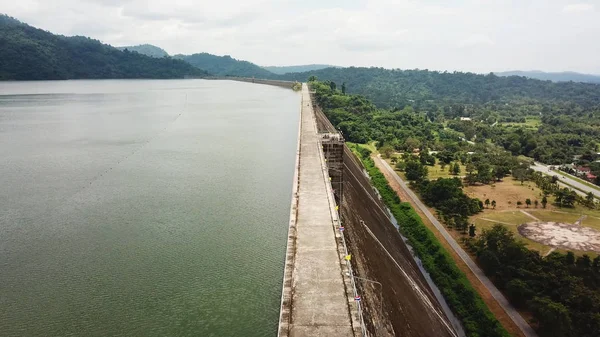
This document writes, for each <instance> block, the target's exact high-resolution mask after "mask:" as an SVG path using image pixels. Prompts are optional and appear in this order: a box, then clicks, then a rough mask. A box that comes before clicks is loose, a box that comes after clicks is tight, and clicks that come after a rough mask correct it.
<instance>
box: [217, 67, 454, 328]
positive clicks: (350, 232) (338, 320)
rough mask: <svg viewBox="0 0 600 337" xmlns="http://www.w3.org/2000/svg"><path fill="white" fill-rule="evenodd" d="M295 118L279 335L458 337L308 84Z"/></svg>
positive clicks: (263, 81)
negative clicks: (295, 146) (296, 132)
mask: <svg viewBox="0 0 600 337" xmlns="http://www.w3.org/2000/svg"><path fill="white" fill-rule="evenodd" d="M224 79H228V80H238V81H244V82H250V83H259V84H268V85H276V86H281V87H287V88H291V87H292V86H293V84H294V82H285V81H272V80H258V79H247V78H224ZM300 115H301V118H300V129H299V136H298V150H297V160H296V171H295V175H294V189H293V191H294V193H293V196H292V205H291V212H290V224H289V233H288V244H287V253H286V264H285V271H284V277H283V289H282V301H281V313H280V321H279V332H278V335H279V336H280V337H285V336H294V337H299V336H332V337H337V336H354V337H357V336H378V337H379V336H409V337H412V336H415V337H417V336H418V337H430V336H436V337H438V336H439V337H452V336H457V333H456V332H455V331H454V329H453V328H452V325H451V324H450V322H449V320H448V318H447V316H446V315H445V313H444V311H443V309H442V307H441V305H440V303H439V302H438V301H437V299H436V297H435V295H434V293H433V292H432V290H431V288H430V287H429V285H428V284H427V281H426V280H425V278H424V276H423V274H422V273H421V271H420V269H419V267H418V266H417V264H416V262H415V260H414V259H413V257H412V254H411V252H410V251H409V248H408V246H407V245H406V243H405V242H404V241H403V239H402V237H401V236H400V233H399V232H398V230H397V229H396V227H395V226H394V224H393V223H392V221H391V219H390V215H389V213H388V211H387V209H386V207H385V205H384V204H383V203H382V202H381V201H380V199H379V196H378V194H377V192H376V191H375V190H374V188H373V187H372V185H371V183H370V179H369V178H368V177H367V176H366V175H365V172H364V168H363V167H362V164H361V163H360V161H359V160H358V159H357V158H356V157H355V156H354V154H353V153H352V152H351V151H350V149H349V148H348V147H347V146H346V145H345V144H344V140H343V138H342V137H341V135H340V134H339V133H338V132H337V130H335V128H334V127H333V125H332V124H331V123H330V122H329V120H328V119H327V118H326V116H325V115H324V114H323V112H322V111H321V109H320V108H319V107H318V106H317V105H316V104H315V102H314V100H313V99H312V95H310V94H309V91H308V88H307V86H306V84H303V86H302V107H301V112H300ZM342 225H343V231H342V230H341V228H340V227H341V226H342ZM346 254H349V255H350V256H351V258H350V263H348V261H347V260H346V259H345V258H346V257H348V255H346ZM357 296H358V297H359V298H360V301H356V297H357Z"/></svg>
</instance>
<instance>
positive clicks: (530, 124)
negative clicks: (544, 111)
mask: <svg viewBox="0 0 600 337" xmlns="http://www.w3.org/2000/svg"><path fill="white" fill-rule="evenodd" d="M500 125H502V126H505V127H514V128H517V127H526V128H528V129H532V130H537V129H538V128H539V126H540V125H542V120H541V119H540V118H539V117H527V118H525V123H512V122H509V123H500Z"/></svg>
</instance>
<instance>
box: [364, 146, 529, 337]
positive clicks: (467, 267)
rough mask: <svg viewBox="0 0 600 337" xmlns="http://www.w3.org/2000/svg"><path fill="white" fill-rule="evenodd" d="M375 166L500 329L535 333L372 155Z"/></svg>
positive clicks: (422, 206)
mask: <svg viewBox="0 0 600 337" xmlns="http://www.w3.org/2000/svg"><path fill="white" fill-rule="evenodd" d="M373 159H374V161H375V165H376V166H377V167H378V168H379V170H380V171H381V172H382V173H383V174H384V176H385V177H386V179H387V181H388V183H389V184H390V186H391V187H392V189H394V191H396V193H397V194H398V196H399V197H400V199H401V200H404V201H408V202H410V203H411V204H412V206H413V208H414V209H415V210H416V211H417V213H418V214H419V216H420V217H421V219H422V220H423V223H425V225H426V226H428V227H429V229H430V230H431V231H432V232H433V233H434V235H435V236H436V237H437V238H438V240H439V241H440V242H441V244H442V245H443V246H444V247H445V248H446V250H447V251H448V252H449V253H450V255H451V256H452V258H453V259H454V261H455V262H456V264H457V266H458V267H459V268H460V269H461V270H462V271H463V272H464V273H465V274H466V276H467V278H468V279H469V281H470V282H471V284H472V285H473V287H474V288H475V289H476V290H477V292H478V293H479V294H480V296H481V298H482V299H483V301H484V302H485V303H486V304H487V306H488V308H490V311H491V312H492V313H493V314H494V315H495V316H496V318H497V319H498V320H499V321H500V323H501V324H502V325H503V326H504V328H505V329H506V330H507V331H508V332H509V333H510V334H511V335H513V336H526V337H534V336H537V334H536V333H535V331H534V330H533V329H532V328H531V326H529V324H527V322H526V321H525V320H524V319H523V318H522V317H521V315H520V314H519V313H518V312H517V311H516V309H514V308H513V307H512V306H511V305H510V303H508V301H507V300H506V298H505V297H504V295H502V293H500V291H499V290H498V289H497V288H496V287H495V286H494V285H493V284H492V282H491V281H490V280H489V279H488V278H487V277H486V276H485V275H484V274H483V271H482V270H481V269H480V268H479V267H478V266H477V265H476V264H475V262H474V261H473V260H472V259H471V258H470V257H469V256H468V254H467V253H466V252H465V251H464V250H463V249H462V248H461V247H460V246H459V245H458V243H457V242H456V241H455V240H454V238H452V236H451V235H450V234H449V233H448V232H447V231H446V229H445V228H444V226H442V225H441V224H440V223H439V221H437V219H435V217H434V216H433V214H431V212H430V211H429V209H427V207H426V206H425V205H424V204H423V203H422V202H421V201H420V200H419V199H418V198H417V196H416V195H415V194H414V193H413V192H412V191H411V190H410V189H409V188H408V186H406V184H405V183H404V182H403V181H402V179H400V177H399V176H398V175H397V174H396V173H395V172H394V170H393V169H392V168H391V167H390V166H389V165H388V164H387V163H385V162H384V161H383V160H382V159H381V158H379V157H373Z"/></svg>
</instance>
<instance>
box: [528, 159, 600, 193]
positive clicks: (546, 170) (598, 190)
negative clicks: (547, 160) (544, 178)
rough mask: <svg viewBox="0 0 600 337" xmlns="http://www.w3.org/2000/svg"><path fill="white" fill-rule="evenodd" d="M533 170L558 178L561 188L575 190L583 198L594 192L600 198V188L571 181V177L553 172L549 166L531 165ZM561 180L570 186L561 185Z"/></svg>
mask: <svg viewBox="0 0 600 337" xmlns="http://www.w3.org/2000/svg"><path fill="white" fill-rule="evenodd" d="M531 168H532V169H533V170H534V171H538V172H542V173H543V174H547V175H549V176H557V177H558V179H559V184H560V185H561V186H563V187H567V188H569V189H572V190H574V191H575V192H577V193H578V194H579V195H581V196H583V197H585V196H586V193H589V192H592V193H593V194H594V196H595V197H596V198H597V199H599V198H600V187H598V188H593V187H590V186H588V185H585V184H582V183H580V182H578V181H577V180H574V179H571V178H570V177H569V175H567V174H564V173H562V172H560V171H553V170H551V169H550V168H549V166H547V165H544V164H540V163H538V162H536V163H534V164H533V165H531ZM560 180H562V181H564V182H566V183H567V184H568V185H567V184H561V183H560ZM569 185H571V186H573V187H575V188H573V187H571V186H569ZM582 191H585V193H584V192H582Z"/></svg>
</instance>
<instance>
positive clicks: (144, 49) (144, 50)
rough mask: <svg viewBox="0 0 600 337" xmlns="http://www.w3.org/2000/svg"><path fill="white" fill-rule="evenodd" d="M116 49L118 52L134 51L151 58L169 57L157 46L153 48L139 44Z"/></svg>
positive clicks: (149, 45)
mask: <svg viewBox="0 0 600 337" xmlns="http://www.w3.org/2000/svg"><path fill="white" fill-rule="evenodd" d="M117 49H119V50H125V49H127V50H129V51H134V52H137V53H140V54H143V55H146V56H151V57H166V56H169V54H168V53H167V52H166V51H165V50H164V49H162V48H160V47H157V46H153V45H151V44H140V45H138V46H126V47H117Z"/></svg>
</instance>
